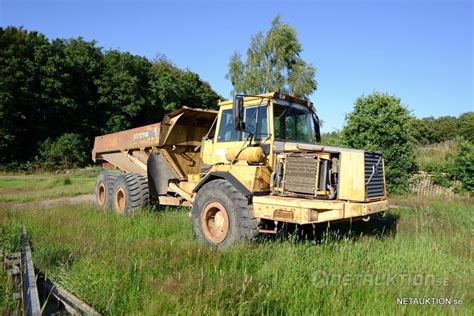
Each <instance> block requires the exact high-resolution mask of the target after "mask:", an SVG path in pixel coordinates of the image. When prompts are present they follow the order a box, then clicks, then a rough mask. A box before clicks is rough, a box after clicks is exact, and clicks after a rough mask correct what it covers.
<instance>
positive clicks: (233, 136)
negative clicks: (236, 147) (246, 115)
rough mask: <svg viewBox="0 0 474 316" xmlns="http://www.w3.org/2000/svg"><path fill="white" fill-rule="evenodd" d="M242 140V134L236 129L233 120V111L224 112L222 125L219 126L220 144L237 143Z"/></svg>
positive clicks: (218, 138) (218, 137) (218, 136)
mask: <svg viewBox="0 0 474 316" xmlns="http://www.w3.org/2000/svg"><path fill="white" fill-rule="evenodd" d="M240 140H242V133H241V132H239V131H236V130H235V129H234V122H233V120H232V109H229V110H224V111H222V116H221V124H220V126H219V135H217V141H218V142H237V141H240Z"/></svg>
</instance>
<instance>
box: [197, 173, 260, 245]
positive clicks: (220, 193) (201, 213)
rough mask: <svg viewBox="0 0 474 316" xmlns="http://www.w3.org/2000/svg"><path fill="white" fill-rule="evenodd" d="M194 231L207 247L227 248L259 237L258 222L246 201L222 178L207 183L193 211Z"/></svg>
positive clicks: (200, 192)
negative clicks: (241, 241)
mask: <svg viewBox="0 0 474 316" xmlns="http://www.w3.org/2000/svg"><path fill="white" fill-rule="evenodd" d="M192 222H193V230H194V233H195V235H196V236H197V238H198V239H200V240H201V241H202V242H204V243H205V244H207V245H214V246H217V247H226V246H230V245H232V244H234V243H235V242H238V241H240V240H252V239H254V238H255V237H256V236H257V235H258V231H257V221H256V219H255V217H254V215H253V210H252V205H249V203H248V200H247V198H246V197H245V196H244V195H243V194H242V193H240V192H239V191H237V189H236V188H235V187H234V186H233V185H231V184H230V183H229V182H227V181H226V180H223V179H218V180H213V181H211V182H209V183H207V184H205V185H204V186H203V187H202V188H201V189H200V190H199V192H198V193H197V196H196V200H195V201H194V203H193V208H192Z"/></svg>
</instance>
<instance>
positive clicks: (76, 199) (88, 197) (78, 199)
mask: <svg viewBox="0 0 474 316" xmlns="http://www.w3.org/2000/svg"><path fill="white" fill-rule="evenodd" d="M82 203H90V204H92V203H94V194H83V195H77V196H67V197H62V198H57V199H50V200H42V201H33V202H24V203H12V202H9V203H0V209H13V210H21V209H23V208H26V207H29V206H32V205H38V206H54V205H58V204H82Z"/></svg>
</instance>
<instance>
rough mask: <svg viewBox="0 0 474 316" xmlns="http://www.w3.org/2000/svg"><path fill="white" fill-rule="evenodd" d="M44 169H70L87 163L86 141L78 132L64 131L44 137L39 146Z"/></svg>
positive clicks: (87, 149) (87, 147) (87, 150)
mask: <svg viewBox="0 0 474 316" xmlns="http://www.w3.org/2000/svg"><path fill="white" fill-rule="evenodd" d="M40 154H41V156H42V158H43V163H44V167H45V168H46V169H70V168H77V167H84V166H85V165H87V164H88V163H89V159H90V158H89V145H88V141H87V140H86V139H85V138H84V137H82V136H81V135H79V134H74V133H66V134H63V135H61V136H60V137H58V138H56V139H55V140H51V139H50V138H48V139H46V140H45V141H44V142H43V144H42V145H41V147H40Z"/></svg>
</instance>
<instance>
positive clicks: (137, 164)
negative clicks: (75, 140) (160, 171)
mask: <svg viewBox="0 0 474 316" xmlns="http://www.w3.org/2000/svg"><path fill="white" fill-rule="evenodd" d="M135 159H136V160H135ZM97 160H105V161H108V162H110V163H111V164H113V165H114V166H116V167H117V168H119V169H120V170H123V171H125V172H131V173H137V174H140V175H142V176H146V175H147V171H146V163H143V162H141V161H140V160H139V159H138V158H136V157H134V156H133V155H127V154H126V153H125V154H124V153H122V152H109V153H103V154H98V155H97Z"/></svg>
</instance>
